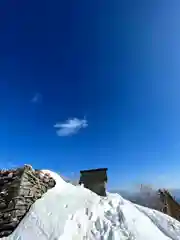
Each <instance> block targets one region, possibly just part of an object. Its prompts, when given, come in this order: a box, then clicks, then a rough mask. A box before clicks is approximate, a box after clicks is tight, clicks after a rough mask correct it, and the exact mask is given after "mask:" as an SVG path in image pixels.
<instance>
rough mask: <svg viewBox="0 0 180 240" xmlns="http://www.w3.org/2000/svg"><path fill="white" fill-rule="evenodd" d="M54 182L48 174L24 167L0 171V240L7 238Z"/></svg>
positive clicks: (27, 166)
mask: <svg viewBox="0 0 180 240" xmlns="http://www.w3.org/2000/svg"><path fill="white" fill-rule="evenodd" d="M55 184H56V182H55V180H54V179H53V178H51V177H50V176H49V175H48V174H44V173H42V172H41V171H38V170H34V169H33V168H32V167H31V166H29V165H25V166H24V167H22V168H18V169H14V170H6V171H4V170H1V171H0V238H2V237H7V236H9V235H10V234H11V233H12V232H13V231H14V230H15V229H16V227H17V226H18V224H19V223H20V221H21V220H22V219H23V217H24V216H25V214H26V213H27V212H28V210H29V209H30V207H31V205H32V204H33V203H34V202H35V201H36V200H37V199H39V198H41V197H42V195H43V194H44V193H46V192H47V191H48V190H49V189H51V188H53V187H54V186H55Z"/></svg>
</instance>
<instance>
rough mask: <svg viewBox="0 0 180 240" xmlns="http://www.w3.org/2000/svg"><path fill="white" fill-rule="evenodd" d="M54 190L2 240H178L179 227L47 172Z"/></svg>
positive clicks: (157, 214)
mask: <svg viewBox="0 0 180 240" xmlns="http://www.w3.org/2000/svg"><path fill="white" fill-rule="evenodd" d="M43 171H44V172H46V173H49V174H50V175H51V176H52V177H53V178H54V179H55V180H56V186H55V187H54V188H53V189H51V190H49V191H48V192H47V193H46V194H45V195H44V196H43V197H42V198H41V199H39V200H38V201H36V202H35V203H34V204H33V205H32V207H31V209H30V211H29V212H28V213H27V215H26V216H25V218H24V219H23V220H22V222H21V223H20V225H19V226H18V227H17V229H16V230H15V231H14V233H13V234H12V235H11V236H9V237H7V238H2V239H4V240H5V239H6V240H85V239H87V240H91V239H92V240H96V239H97V240H135V239H136V240H170V239H171V240H180V223H179V222H178V221H176V220H175V219H173V218H171V217H169V216H167V215H164V214H162V213H160V212H157V211H155V210H152V209H148V208H145V207H141V206H138V205H135V204H132V203H131V202H129V201H127V200H125V199H123V198H122V197H121V196H120V195H118V194H110V193H108V195H107V197H105V198H102V197H100V196H98V195H96V194H95V193H93V192H91V191H89V190H88V189H85V188H83V187H82V186H74V185H72V184H70V183H66V182H65V181H64V180H63V179H62V178H61V177H60V176H59V175H58V174H56V173H53V172H51V171H48V170H43Z"/></svg>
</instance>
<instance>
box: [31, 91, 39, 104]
mask: <svg viewBox="0 0 180 240" xmlns="http://www.w3.org/2000/svg"><path fill="white" fill-rule="evenodd" d="M31 102H32V103H40V102H42V94H41V93H36V94H34V96H33V98H32V99H31Z"/></svg>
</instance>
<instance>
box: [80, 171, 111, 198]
mask: <svg viewBox="0 0 180 240" xmlns="http://www.w3.org/2000/svg"><path fill="white" fill-rule="evenodd" d="M106 183H107V168H98V169H90V170H83V171H80V180H79V184H83V185H84V187H85V188H88V189H90V190H91V191H93V192H95V193H96V194H98V195H100V196H106Z"/></svg>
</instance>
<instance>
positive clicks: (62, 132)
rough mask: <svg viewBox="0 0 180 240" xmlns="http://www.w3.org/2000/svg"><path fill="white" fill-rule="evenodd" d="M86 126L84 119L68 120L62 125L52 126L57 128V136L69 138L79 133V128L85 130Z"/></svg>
mask: <svg viewBox="0 0 180 240" xmlns="http://www.w3.org/2000/svg"><path fill="white" fill-rule="evenodd" d="M87 126H88V123H87V120H86V119H78V118H73V119H68V120H66V122H64V123H56V124H55V125H54V127H55V128H57V131H56V133H57V135H58V136H59V137H65V136H71V135H74V134H76V133H78V132H79V130H80V129H81V128H86V127H87Z"/></svg>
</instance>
